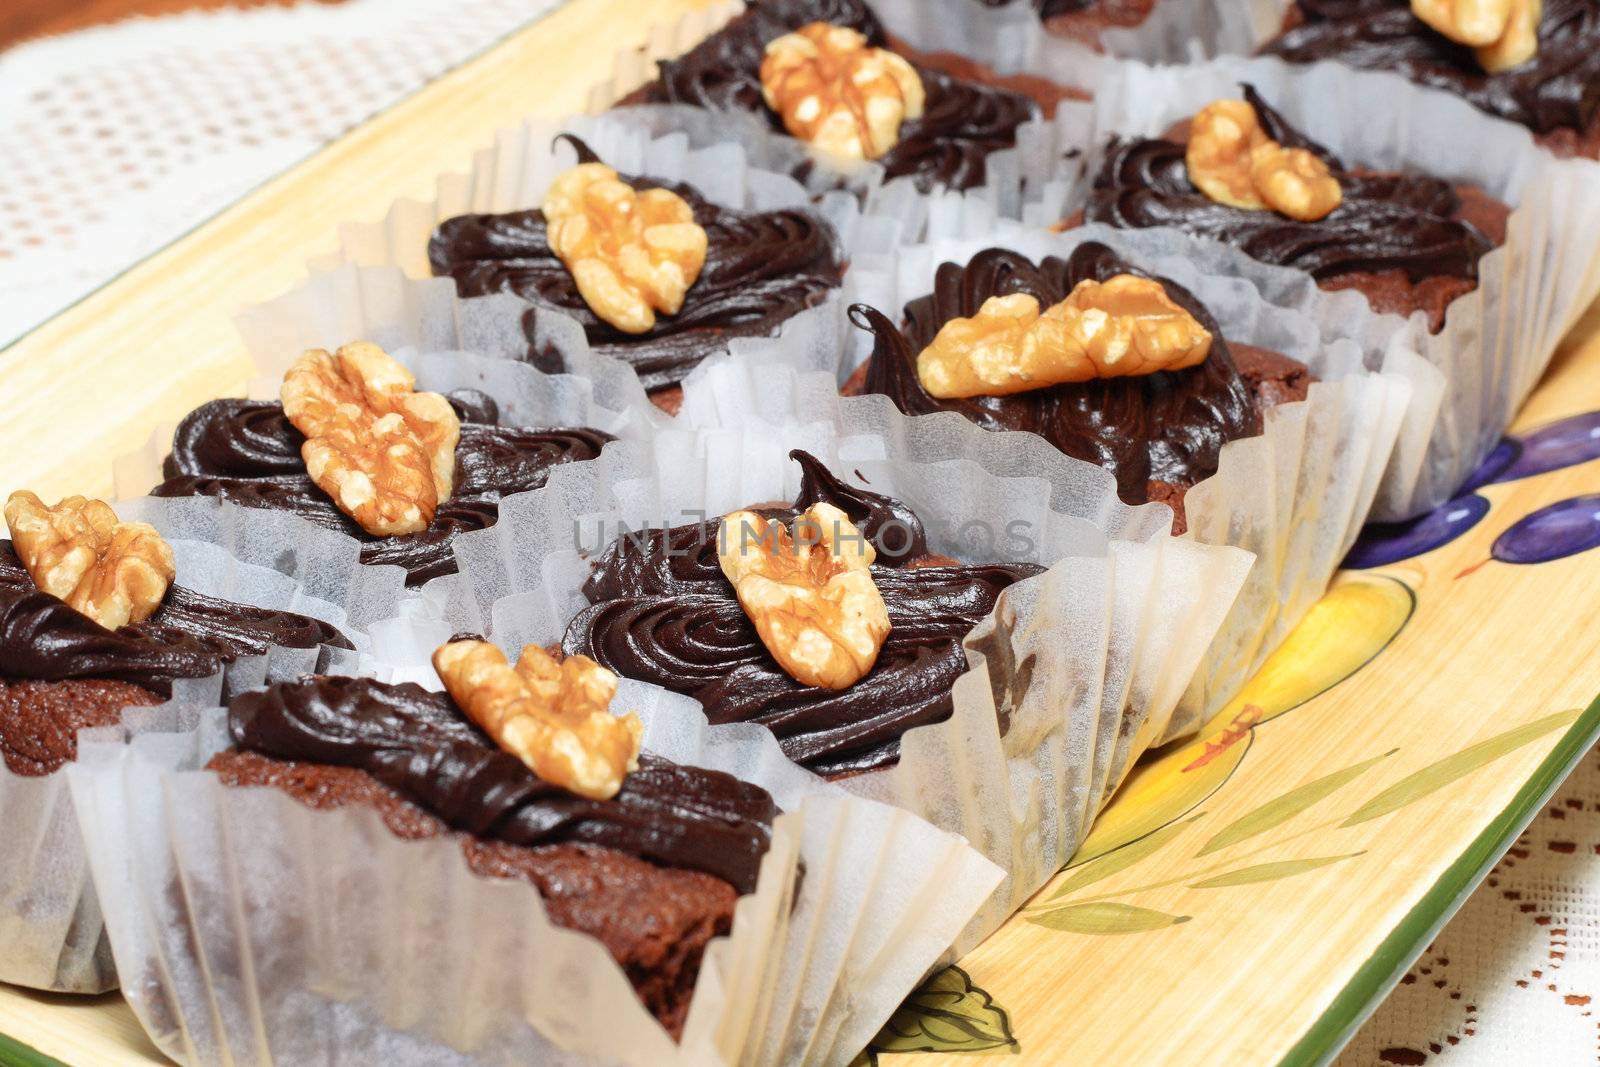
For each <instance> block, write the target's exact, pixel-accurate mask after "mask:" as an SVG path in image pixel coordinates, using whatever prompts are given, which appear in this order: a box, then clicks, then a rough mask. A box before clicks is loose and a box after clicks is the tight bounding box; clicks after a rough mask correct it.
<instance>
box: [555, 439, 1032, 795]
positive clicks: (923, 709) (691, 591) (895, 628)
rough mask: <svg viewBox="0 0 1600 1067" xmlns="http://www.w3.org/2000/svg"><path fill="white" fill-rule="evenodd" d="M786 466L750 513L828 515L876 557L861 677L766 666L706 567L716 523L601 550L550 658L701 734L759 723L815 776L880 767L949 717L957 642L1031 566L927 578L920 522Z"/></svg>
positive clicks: (812, 465)
mask: <svg viewBox="0 0 1600 1067" xmlns="http://www.w3.org/2000/svg"><path fill="white" fill-rule="evenodd" d="M790 456H791V457H792V458H794V459H795V460H797V461H799V462H800V464H801V465H802V467H803V469H804V474H805V476H804V481H803V483H802V487H801V492H800V495H799V496H798V497H797V498H796V500H795V502H794V504H793V506H791V507H778V508H761V509H758V510H760V511H761V513H762V514H764V515H768V516H770V517H773V518H777V519H780V520H782V521H785V522H789V521H792V520H793V519H794V518H796V517H797V516H798V515H799V514H800V513H801V512H803V511H805V510H806V509H807V508H808V507H810V506H811V505H812V504H814V503H817V502H827V503H831V504H833V505H834V506H836V507H838V508H839V509H840V510H841V511H844V512H845V513H846V514H847V515H849V516H850V518H851V521H852V522H855V523H856V524H857V525H858V527H859V528H860V530H861V532H862V533H863V534H864V535H865V536H866V537H868V538H869V539H870V540H872V541H873V543H874V544H875V545H876V546H877V547H878V560H877V562H876V563H875V564H874V565H873V568H872V577H873V581H874V582H876V583H877V586H878V590H879V592H880V593H881V594H882V595H883V600H884V604H885V605H886V606H887V607H888V609H889V622H890V626H891V629H890V631H889V636H888V639H887V640H885V641H884V644H883V648H882V649H881V650H880V651H879V653H878V660H877V663H876V664H875V665H874V666H873V668H872V670H871V671H870V672H868V673H867V675H866V676H865V677H864V678H862V679H861V680H860V681H858V682H856V683H855V684H854V685H852V686H850V687H849V688H848V689H821V688H817V687H815V686H807V685H802V684H801V683H799V682H797V681H795V680H794V679H793V678H792V677H790V676H789V675H788V674H787V673H786V672H785V671H784V670H783V668H782V667H780V666H778V663H777V661H776V660H774V659H773V658H772V656H771V654H770V653H768V652H767V650H766V647H765V646H764V645H763V644H762V643H761V638H760V636H759V635H757V633H756V629H755V626H754V625H753V624H752V623H751V622H750V619H749V617H748V616H746V615H745V613H744V609H743V608H742V607H740V605H739V601H738V598H737V597H736V596H735V595H734V591H733V586H732V585H731V584H730V583H729V582H728V580H727V578H726V577H724V576H723V573H722V568H721V566H720V565H719V564H718V562H717V539H718V536H719V533H720V530H721V522H720V520H714V521H709V522H705V523H699V524H690V525H685V526H677V527H673V528H671V529H668V530H656V531H653V532H652V533H650V534H649V535H641V536H633V535H629V536H624V537H619V538H618V539H616V540H615V541H613V542H612V543H611V544H610V545H608V546H607V547H606V549H605V550H604V551H603V552H602V553H601V554H600V556H599V557H598V559H597V560H596V563H595V568H594V573H593V575H592V576H591V577H590V578H589V581H588V582H587V583H585V585H584V587H583V592H584V595H585V597H587V598H588V600H589V602H590V604H591V606H590V607H589V608H586V609H585V610H584V611H582V612H580V613H579V614H578V615H577V616H576V617H575V618H573V620H572V621H571V622H570V623H569V624H568V626H567V632H566V636H565V638H564V639H563V641H562V647H563V648H564V649H565V650H566V651H567V652H568V653H582V654H584V655H588V656H592V657H593V658H594V659H596V660H598V661H599V662H600V663H602V664H604V665H605V666H606V667H609V668H610V669H611V670H613V671H616V672H617V673H618V674H621V675H624V676H625V677H628V678H634V679H637V680H639V681H644V682H650V683H652V684H655V685H659V686H662V687H664V688H666V689H671V690H673V691H674V692H678V693H683V694H686V695H688V696H691V697H693V698H694V699H696V700H698V701H700V703H701V705H702V706H704V708H705V711H706V715H707V717H708V718H709V719H710V720H711V721H712V722H714V723H725V722H755V723H760V724H761V725H763V726H765V727H767V728H768V729H769V730H771V731H772V732H773V733H774V734H776V735H777V738H778V743H779V744H780V745H781V746H782V748H783V751H784V753H785V754H786V755H787V756H788V757H789V758H790V759H792V760H794V761H795V762H796V763H799V764H801V765H802V766H804V767H808V768H810V769H811V770H813V771H815V772H816V773H818V774H822V775H827V776H839V775H845V774H850V773H855V772H859V771H866V770H872V769H874V768H878V767H885V766H889V765H891V764H893V763H894V762H895V761H896V760H898V759H899V757H900V738H901V736H902V735H903V734H904V733H905V732H906V731H907V730H909V729H912V728H913V727H916V726H921V725H923V724H925V723H934V722H942V721H944V720H945V719H948V718H949V717H950V715H951V713H952V711H953V705H952V703H951V697H950V689H951V687H952V686H953V685H954V684H955V681H956V679H957V678H959V677H960V676H961V675H962V674H963V673H964V672H965V671H966V670H967V657H966V653H965V651H964V650H963V649H962V647H961V643H962V640H963V639H964V638H965V637H966V636H967V634H968V633H969V632H970V631H971V630H972V628H973V627H974V626H976V625H977V624H978V623H979V622H980V621H981V620H982V619H983V618H984V617H985V616H987V615H988V614H989V612H990V610H991V609H992V608H993V607H994V605H995V601H996V600H997V599H998V598H999V596H1000V593H1001V592H1002V591H1003V590H1004V589H1006V588H1007V587H1008V586H1010V585H1012V584H1013V583H1015V582H1018V581H1021V580H1022V579H1024V578H1028V577H1031V576H1032V575H1035V574H1038V573H1040V572H1041V571H1042V570H1043V568H1042V567H1038V566H1035V565H1032V564H1024V563H1015V564H1003V565H990V566H966V565H962V564H954V565H933V566H929V565H927V564H928V563H930V562H937V561H932V560H928V559H927V540H926V536H925V533H924V531H923V527H922V523H921V521H920V520H919V519H918V518H917V516H916V515H915V513H913V512H912V511H911V510H910V509H909V508H907V507H906V506H905V504H903V503H902V502H900V501H898V500H895V499H893V498H891V497H887V496H883V495H881V494H878V493H873V492H869V491H868V490H865V489H858V488H854V487H851V486H848V485H846V484H844V482H842V481H841V480H839V479H838V478H836V477H835V476H834V475H833V474H831V473H830V472H829V471H828V470H827V468H826V467H824V466H823V465H822V464H821V463H820V462H819V461H818V460H817V459H816V458H815V457H813V456H810V455H808V454H806V453H804V452H799V451H796V452H791V453H790ZM1002 725H1003V724H1002Z"/></svg>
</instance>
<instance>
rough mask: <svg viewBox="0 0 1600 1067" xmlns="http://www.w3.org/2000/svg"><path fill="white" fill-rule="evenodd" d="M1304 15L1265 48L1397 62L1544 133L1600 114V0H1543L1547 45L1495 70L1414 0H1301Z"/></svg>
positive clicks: (1293, 57)
mask: <svg viewBox="0 0 1600 1067" xmlns="http://www.w3.org/2000/svg"><path fill="white" fill-rule="evenodd" d="M1295 8H1296V9H1297V10H1298V14H1299V15H1300V18H1301V21H1300V22H1299V24H1298V25H1295V26H1294V27H1293V28H1292V29H1289V30H1287V31H1285V32H1284V33H1283V34H1282V35H1280V36H1279V37H1277V38H1275V39H1274V40H1272V41H1270V42H1268V44H1267V45H1266V46H1265V47H1263V49H1262V51H1263V52H1264V53H1266V54H1268V55H1275V56H1278V57H1280V58H1282V59H1285V60H1287V61H1289V62H1291V63H1314V62H1316V61H1317V60H1320V59H1337V60H1338V61H1339V62H1341V63H1347V64H1349V65H1350V66H1352V67H1361V68H1364V69H1366V70H1387V71H1393V72H1395V73H1397V74H1399V75H1401V76H1403V77H1405V78H1407V79H1409V80H1411V81H1414V82H1416V83H1418V84H1419V85H1427V86H1431V87H1432V88H1435V89H1443V90H1445V91H1447V92H1451V93H1455V94H1456V95H1458V96H1462V97H1465V98H1466V99H1467V100H1469V101H1470V102H1471V103H1472V104H1473V105H1474V106H1475V107H1477V108H1479V109H1480V110H1482V111H1486V112H1488V113H1489V114H1491V115H1496V116H1498V117H1500V118H1503V119H1509V120H1511V121H1512V122H1516V123H1519V124H1521V125H1523V126H1526V127H1528V128H1529V129H1531V130H1533V131H1534V132H1536V133H1550V132H1552V131H1555V130H1562V129H1566V130H1576V131H1579V132H1582V131H1584V130H1587V129H1589V127H1590V126H1591V125H1592V124H1593V123H1594V122H1595V121H1596V117H1597V115H1600V3H1597V2H1596V0H1544V11H1543V14H1541V16H1540V18H1539V51H1538V54H1537V55H1536V56H1534V58H1533V59H1532V60H1530V61H1529V62H1527V63H1524V64H1522V65H1521V66H1518V67H1513V68H1512V69H1511V70H1507V71H1502V72H1500V73H1498V74H1489V73H1486V72H1485V71H1484V69H1483V68H1482V67H1481V66H1479V64H1478V62H1477V60H1476V58H1474V56H1473V53H1472V49H1470V48H1468V47H1467V46H1465V45H1462V44H1458V43H1456V42H1455V41H1452V40H1450V38H1448V37H1446V36H1445V35H1444V34H1442V33H1439V32H1438V31H1436V30H1434V29H1433V28H1432V27H1430V26H1428V25H1427V24H1426V23H1424V22H1423V21H1422V20H1421V19H1419V18H1417V17H1416V16H1415V15H1413V14H1412V13H1411V5H1410V3H1409V2H1408V0H1299V2H1298V3H1297V4H1296V5H1295Z"/></svg>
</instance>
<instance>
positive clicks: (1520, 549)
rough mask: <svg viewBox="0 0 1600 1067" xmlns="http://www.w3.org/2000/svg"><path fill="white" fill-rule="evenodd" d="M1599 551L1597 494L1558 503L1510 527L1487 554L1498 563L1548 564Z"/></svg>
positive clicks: (1598, 498)
mask: <svg viewBox="0 0 1600 1067" xmlns="http://www.w3.org/2000/svg"><path fill="white" fill-rule="evenodd" d="M1591 548H1600V493H1591V494H1589V495H1588V496H1575V497H1573V498H1571V499H1570V500H1558V501H1556V502H1555V503H1554V504H1550V505H1548V506H1547V507H1542V508H1540V509H1539V510H1538V511H1535V512H1534V513H1533V514H1531V515H1528V516H1525V517H1523V518H1521V519H1519V520H1517V521H1516V522H1515V523H1514V524H1512V526H1511V528H1510V529H1508V530H1507V531H1506V532H1505V533H1503V534H1501V535H1500V536H1499V537H1497V538H1495V541H1494V548H1493V549H1491V550H1490V552H1489V554H1490V555H1491V556H1492V557H1494V558H1495V559H1497V560H1499V561H1500V562H1501V563H1549V562H1550V561H1551V560H1553V559H1564V558H1566V557H1567V556H1575V555H1577V554H1578V553H1579V552H1587V551H1589V550H1590V549H1591Z"/></svg>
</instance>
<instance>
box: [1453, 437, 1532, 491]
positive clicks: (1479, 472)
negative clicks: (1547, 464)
mask: <svg viewBox="0 0 1600 1067" xmlns="http://www.w3.org/2000/svg"><path fill="white" fill-rule="evenodd" d="M1521 456H1522V442H1521V441H1518V440H1517V439H1516V438H1514V437H1502V438H1500V440H1499V441H1497V442H1496V443H1495V446H1494V447H1493V448H1491V449H1490V450H1489V454H1488V455H1487V456H1484V457H1483V462H1482V463H1479V464H1478V466H1477V468H1476V469H1475V470H1473V472H1472V473H1471V474H1469V475H1467V480H1466V481H1464V482H1462V483H1461V488H1459V489H1457V490H1456V495H1457V496H1460V495H1462V494H1463V493H1470V492H1472V491H1473V490H1475V489H1481V488H1482V487H1483V486H1486V485H1488V484H1489V483H1490V482H1498V481H1508V480H1509V479H1502V478H1501V475H1502V474H1504V473H1505V472H1506V471H1507V470H1508V469H1509V468H1510V467H1511V465H1512V464H1514V463H1516V462H1517V460H1518V459H1519V458H1520V457H1521Z"/></svg>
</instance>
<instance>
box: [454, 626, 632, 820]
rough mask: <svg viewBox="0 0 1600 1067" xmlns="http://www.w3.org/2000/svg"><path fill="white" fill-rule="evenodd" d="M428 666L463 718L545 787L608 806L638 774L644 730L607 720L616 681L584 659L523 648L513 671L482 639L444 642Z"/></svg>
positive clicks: (626, 718)
mask: <svg viewBox="0 0 1600 1067" xmlns="http://www.w3.org/2000/svg"><path fill="white" fill-rule="evenodd" d="M433 668H434V670H436V671H438V672H439V677H440V679H441V680H443V682H444V687H445V689H446V690H447V691H448V692H449V694H450V698H451V699H452V700H454V701H455V702H456V705H457V706H458V707H460V708H461V710H462V711H463V712H465V713H466V715H467V717H468V718H470V719H471V720H472V721H473V722H475V723H477V724H478V725H479V726H480V727H482V729H483V731H484V732H485V733H486V734H488V735H489V736H490V737H492V738H493V739H494V741H495V743H496V744H498V745H499V746H500V747H501V748H503V749H505V750H506V751H507V752H509V753H511V754H512V755H513V756H516V757H517V758H518V759H520V760H521V761H522V762H523V763H525V764H526V765H527V767H528V769H529V770H530V771H532V772H533V773H534V774H536V775H538V776H539V777H540V778H541V779H543V780H544V781H546V782H549V783H550V784H551V785H554V786H560V787H561V788H562V789H565V790H567V791H568V792H570V793H576V794H577V795H578V796H581V797H588V798H590V799H591V800H609V799H610V798H612V797H614V796H616V795H617V792H618V791H619V790H621V788H622V780H623V778H624V777H626V776H627V775H628V774H629V773H631V772H633V771H636V770H638V769H639V738H640V736H641V735H642V734H643V733H644V726H643V724H641V723H640V722H639V717H638V716H637V715H635V714H633V713H632V712H629V713H628V714H627V715H623V716H620V717H619V716H616V715H613V714H611V712H610V710H609V708H610V705H611V697H612V696H613V695H614V694H615V693H616V691H617V676H616V675H614V674H612V673H611V672H610V671H608V670H606V669H605V668H604V667H602V666H600V664H598V663H596V662H595V661H594V660H592V659H590V658H589V657H588V656H568V657H567V658H566V659H564V660H561V661H560V662H557V660H556V659H555V657H553V656H551V655H550V653H548V652H546V651H545V650H544V649H542V648H540V647H538V646H537V645H528V646H527V647H526V648H524V649H523V650H522V655H521V656H520V657H518V659H517V665H516V667H514V668H513V667H512V666H511V665H510V664H509V663H507V662H506V657H505V653H503V652H501V651H500V650H499V649H498V648H496V647H495V646H494V645H491V644H489V643H488V642H486V641H452V642H450V643H449V644H446V645H443V646H441V647H440V648H439V649H438V650H436V651H435V652H434V654H433Z"/></svg>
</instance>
